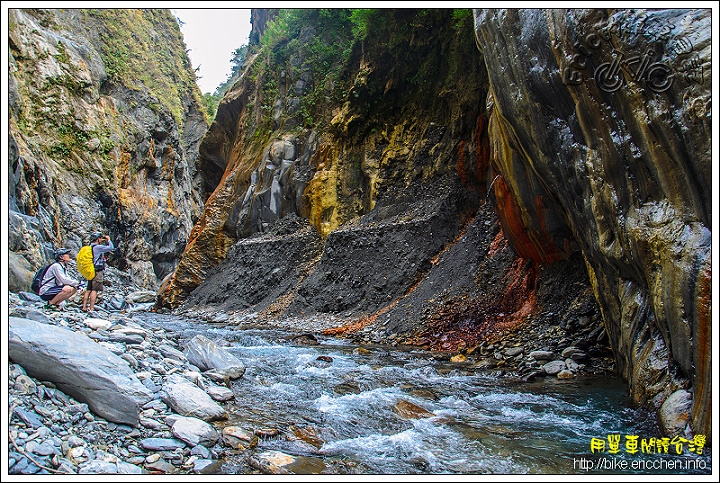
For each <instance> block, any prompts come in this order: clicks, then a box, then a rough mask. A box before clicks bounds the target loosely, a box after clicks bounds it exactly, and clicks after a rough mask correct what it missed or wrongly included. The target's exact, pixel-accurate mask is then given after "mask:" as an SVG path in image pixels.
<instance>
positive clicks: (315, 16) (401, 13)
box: [247, 8, 477, 135]
mask: <svg viewBox="0 0 720 483" xmlns="http://www.w3.org/2000/svg"><path fill="white" fill-rule="evenodd" d="M470 49H475V44H474V40H473V23H472V10H470V9H340V8H338V9H329V8H320V9H281V10H279V12H278V14H277V16H276V17H275V18H274V19H272V20H271V21H269V22H268V25H267V29H266V30H265V32H263V34H262V36H261V37H260V45H259V47H258V48H257V55H258V58H259V59H260V61H258V62H255V63H253V64H252V65H251V66H250V68H249V70H250V72H249V73H248V74H247V75H249V76H250V78H251V80H252V81H253V82H254V83H255V85H256V87H257V88H258V89H259V92H258V95H257V97H256V99H255V100H256V102H259V105H258V106H255V107H256V108H259V109H260V111H259V112H260V115H258V116H256V117H255V118H254V119H251V118H249V121H260V124H261V125H255V126H254V129H253V132H254V133H255V135H260V134H261V133H267V132H269V131H272V129H271V127H270V126H271V125H272V122H271V121H272V115H273V105H274V103H275V102H276V101H277V99H278V96H279V94H280V92H281V91H282V90H283V88H284V89H285V91H286V92H287V94H286V96H288V97H290V96H293V95H296V96H300V97H301V103H300V111H301V114H302V116H301V119H300V122H299V123H298V124H297V125H298V127H300V128H312V129H319V130H321V131H322V130H326V129H328V128H329V127H330V124H331V123H330V121H331V120H332V119H333V117H335V115H336V114H337V109H338V107H340V106H342V105H343V104H344V103H346V102H347V103H349V104H348V107H350V108H352V110H353V111H354V112H355V113H356V114H357V115H358V117H357V118H358V119H360V117H361V118H362V119H363V120H364V122H362V123H360V124H362V125H363V132H364V133H365V134H367V133H368V132H371V131H372V130H373V129H378V128H379V124H378V123H380V119H382V120H383V121H382V122H387V120H388V119H389V118H393V117H395V116H396V115H397V114H398V113H399V111H398V110H397V106H398V105H401V104H402V102H403V101H404V102H405V103H406V104H407V105H413V106H420V107H422V108H423V109H433V108H434V107H435V108H437V107H439V104H438V103H440V104H442V102H443V101H442V100H441V99H439V98H441V97H443V96H447V95H448V94H452V95H455V96H458V95H460V96H462V92H460V91H456V92H453V93H449V92H448V91H447V90H448V86H450V85H452V84H453V83H454V82H455V81H456V80H457V79H458V78H459V77H462V72H461V71H462V69H466V70H475V69H476V68H477V66H473V65H467V63H468V62H469V61H470V59H475V58H476V57H477V55H476V54H475V53H473V52H470ZM368 59H372V61H371V63H370V64H366V62H367V60H368ZM283 72H284V73H286V74H283ZM289 78H292V79H293V81H294V82H296V80H297V79H298V78H299V79H302V80H303V81H304V84H305V85H304V91H302V90H301V89H297V88H296V86H297V84H295V85H285V86H284V85H282V83H283V82H284V80H285V79H289ZM408 83H409V84H411V86H412V88H411V89H404V88H403V85H405V84H408ZM293 89H295V92H293ZM298 90H301V91H302V93H299V92H298ZM395 95H400V96H403V97H402V99H399V98H395ZM393 112H394V113H395V116H394V115H393Z"/></svg>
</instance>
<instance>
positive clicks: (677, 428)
mask: <svg viewBox="0 0 720 483" xmlns="http://www.w3.org/2000/svg"><path fill="white" fill-rule="evenodd" d="M691 409H692V395H691V394H690V393H689V392H688V391H686V390H685V389H678V390H677V391H675V392H673V393H672V394H670V395H669V396H668V397H667V399H665V401H664V402H663V403H662V405H661V406H660V411H659V412H658V419H659V422H660V425H661V426H662V428H663V431H664V432H665V434H667V435H669V436H670V437H675V436H682V437H684V438H687V439H691V438H692V436H691V431H690V411H691Z"/></svg>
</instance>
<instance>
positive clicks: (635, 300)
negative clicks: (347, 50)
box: [475, 10, 712, 434]
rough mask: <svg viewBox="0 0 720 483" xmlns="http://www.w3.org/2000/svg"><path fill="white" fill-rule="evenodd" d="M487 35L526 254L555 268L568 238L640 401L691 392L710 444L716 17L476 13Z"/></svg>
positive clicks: (496, 132) (496, 123) (695, 418)
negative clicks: (559, 231)
mask: <svg viewBox="0 0 720 483" xmlns="http://www.w3.org/2000/svg"><path fill="white" fill-rule="evenodd" d="M475 26H476V31H477V38H478V46H479V47H480V49H481V50H482V52H483V55H484V58H485V64H486V65H487V68H488V75H489V78H490V92H489V95H488V104H489V105H490V106H491V108H490V116H489V117H490V128H489V131H490V133H489V137H490V139H491V143H492V145H493V159H494V162H495V163H496V165H497V166H498V171H499V172H500V178H499V179H498V182H496V184H495V192H496V195H497V196H498V197H499V198H502V199H503V200H507V203H502V205H503V206H507V207H505V208H503V209H502V213H501V216H502V217H503V220H504V226H505V225H508V226H512V227H513V228H512V229H508V230H507V231H508V232H512V233H515V232H517V233H520V234H522V236H521V237H520V240H519V241H520V243H517V241H516V242H515V244H514V246H515V247H516V248H517V250H518V253H520V254H521V255H525V256H530V257H532V258H535V259H539V261H551V260H552V258H553V251H552V250H549V249H548V248H547V246H548V244H547V241H549V240H553V241H555V242H556V243H554V246H555V247H558V248H561V247H562V245H558V243H557V241H558V237H557V236H556V234H555V229H556V227H560V228H564V229H565V230H564V233H566V232H567V231H568V230H569V231H570V232H571V233H572V234H573V236H572V239H573V240H574V241H575V242H577V244H578V245H579V246H580V249H581V251H582V254H583V257H584V259H585V263H586V265H587V269H588V273H589V275H590V280H591V282H592V286H593V291H594V293H595V296H596V299H597V300H598V303H599V305H600V308H601V310H602V312H603V319H604V321H605V325H606V327H607V330H608V334H609V336H610V339H611V343H612V346H613V347H614V348H615V353H616V360H617V364H618V370H619V371H620V373H621V374H622V375H623V377H625V378H626V379H627V380H628V382H629V385H630V390H631V394H632V396H633V398H634V399H635V400H637V401H651V402H652V404H653V405H656V406H660V404H661V403H662V402H663V401H664V400H665V399H666V398H667V397H668V396H669V395H670V394H671V393H672V392H674V391H676V390H678V389H684V390H688V391H690V392H691V393H692V394H693V408H692V422H693V428H694V429H695V431H696V432H698V433H700V434H708V433H709V431H710V412H709V409H710V407H711V406H710V401H711V395H710V394H711V388H712V383H711V375H712V370H711V340H710V337H711V333H710V323H711V320H710V306H711V298H710V297H711V294H710V286H711V264H710V262H711V259H710V247H711V231H710V230H711V212H710V207H711V202H712V187H711V175H712V168H711V162H710V160H711V136H710V132H711V125H712V122H711V121H712V119H711V114H710V97H711V90H710V89H711V85H710V84H711V82H710V71H711V62H710V60H711V56H710V46H711V31H710V12H709V10H653V11H643V10H637V11H636V10H634V11H625V10H623V11H605V10H571V11H566V10H548V11H545V10H503V11H486V10H476V11H475ZM548 220H553V223H552V224H548V223H547V221H548ZM528 242H529V243H528ZM551 246H552V245H551Z"/></svg>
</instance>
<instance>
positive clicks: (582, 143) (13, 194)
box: [8, 9, 713, 446]
mask: <svg viewBox="0 0 720 483" xmlns="http://www.w3.org/2000/svg"><path fill="white" fill-rule="evenodd" d="M711 13H712V12H711V10H710V9H657V10H654V9H653V10H643V9H633V10H629V9H627V10H626V9H507V10H506V9H474V10H469V9H388V10H383V12H382V13H379V12H378V11H375V10H372V9H362V10H356V11H350V10H348V9H308V10H299V11H286V10H277V9H254V10H253V11H252V22H253V32H252V34H251V36H250V45H249V50H248V56H247V59H246V60H245V64H244V65H243V69H242V73H241V75H240V77H239V79H238V80H237V81H236V82H235V83H234V84H233V85H232V86H230V88H229V90H228V91H227V92H226V93H225V94H224V96H223V97H222V99H221V101H220V104H219V106H218V108H217V112H216V113H215V114H214V117H213V115H212V114H210V113H208V112H206V111H205V109H204V107H203V101H202V93H200V91H199V88H198V87H197V85H196V84H195V73H194V72H193V69H192V67H191V65H190V61H189V60H188V57H187V54H186V46H185V45H184V43H183V40H182V35H181V32H180V29H179V26H178V24H177V22H176V20H175V19H174V18H173V16H172V14H171V13H170V12H169V11H167V10H159V9H158V10H155V9H147V10H139V9H109V10H95V9H82V10H81V9H11V10H9V13H8V17H9V18H8V24H9V29H8V30H9V58H10V61H9V66H10V67H9V89H8V94H9V95H8V102H9V130H8V131H9V134H8V136H9V139H8V146H9V151H8V156H9V159H8V175H9V184H10V186H9V189H10V191H9V222H8V223H9V227H8V228H9V229H8V248H9V250H8V265H9V271H8V280H9V290H10V291H11V292H15V293H17V292H21V291H28V290H29V285H30V280H31V278H32V274H33V273H34V271H35V270H36V269H37V268H38V267H39V266H40V265H42V264H43V263H46V262H47V261H48V260H49V257H50V256H51V254H52V249H53V248H55V247H58V246H66V247H69V248H72V249H73V250H75V252H77V250H78V249H79V248H80V247H81V246H82V245H83V244H85V243H86V242H87V238H88V236H89V234H90V233H91V232H93V231H95V230H101V231H102V232H108V233H109V234H110V235H111V237H112V238H113V239H114V240H117V241H118V243H119V249H118V250H117V251H116V253H115V254H114V255H113V256H112V257H111V258H110V259H109V263H110V264H111V265H112V266H113V267H114V268H117V269H118V270H121V271H123V272H126V273H127V274H128V280H130V281H131V282H132V283H133V284H135V285H137V286H138V287H141V288H143V289H146V290H150V291H154V292H156V293H157V298H156V302H155V305H154V310H155V311H156V312H158V313H161V314H168V313H176V314H184V315H188V316H191V317H196V318H203V317H205V318H207V319H208V320H218V319H222V320H223V321H231V322H232V321H233V320H240V319H244V318H247V317H252V318H253V320H254V321H255V323H256V324H257V325H258V326H262V324H263V323H264V321H272V320H279V319H283V320H295V319H297V320H310V319H323V320H326V321H329V323H326V327H325V328H324V329H323V331H322V332H323V333H324V334H327V335H334V336H339V337H346V338H349V339H352V340H364V341H370V342H376V343H394V344H400V345H406V346H414V347H418V348H422V349H427V350H429V351H437V352H443V353H453V354H465V355H470V354H472V353H473V352H475V351H476V350H478V348H479V347H486V346H487V345H488V344H492V343H493V342H494V341H497V340H500V339H502V338H503V337H506V336H508V335H509V334H523V333H533V334H535V333H538V334H543V332H544V331H546V329H547V328H548V327H557V328H558V330H559V331H560V335H558V336H557V339H561V338H562V337H563V334H565V335H567V336H568V337H569V336H570V335H572V334H573V333H574V331H577V330H579V328H582V329H583V330H584V331H585V332H583V333H585V334H592V338H590V337H588V339H587V340H586V347H585V348H584V349H585V350H591V349H592V350H596V351H600V349H599V348H600V347H604V348H606V350H607V354H601V353H598V354H597V355H598V356H603V355H608V356H609V357H611V358H612V360H613V363H614V370H615V372H616V373H617V374H618V375H619V376H621V377H622V379H623V380H625V381H626V383H627V387H628V389H629V392H630V396H631V398H632V400H633V401H634V402H635V403H636V404H638V405H640V406H642V407H645V408H648V409H650V410H652V411H655V412H657V414H658V418H659V420H660V421H661V426H662V428H663V430H664V431H665V433H666V434H667V435H668V436H670V437H673V436H682V437H685V438H692V437H693V436H695V435H705V436H707V444H708V446H710V445H711V440H712V434H711V411H712V397H711V392H712V335H711V315H712V314H711V308H712V294H711V281H712V276H711V246H712V238H711V229H712V213H711V209H712V194H713V193H712V174H713V173H712V172H713V167H712V156H711V155H712V151H711V148H712V143H711V133H712V117H711V92H712V89H711V88H712V85H711V84H712V82H711V72H712V64H711V60H712V55H711V47H712V38H711V17H712V15H711ZM223 34H224V35H230V33H223ZM242 41H243V39H238V45H240V44H241V43H242ZM159 46H162V47H159ZM560 328H561V329H560ZM548 333H549V332H548ZM591 355H593V354H591ZM671 421H672V424H671Z"/></svg>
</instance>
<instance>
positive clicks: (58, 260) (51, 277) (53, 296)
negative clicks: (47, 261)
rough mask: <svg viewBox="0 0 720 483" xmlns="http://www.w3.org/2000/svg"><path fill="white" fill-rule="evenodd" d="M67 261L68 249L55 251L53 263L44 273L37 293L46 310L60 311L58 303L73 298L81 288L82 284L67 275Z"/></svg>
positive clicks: (68, 258) (68, 257)
mask: <svg viewBox="0 0 720 483" xmlns="http://www.w3.org/2000/svg"><path fill="white" fill-rule="evenodd" d="M69 261H70V249H69V248H58V249H57V250H55V261H54V262H53V263H52V265H50V267H49V268H48V269H47V271H46V272H45V276H44V277H43V279H42V283H41V285H40V291H39V295H40V298H41V299H43V300H45V301H46V302H47V305H46V306H45V308H46V309H51V310H62V307H61V305H60V303H61V302H63V301H65V300H67V299H69V298H71V297H73V296H75V294H76V293H77V291H78V289H79V288H81V287H82V286H83V283H82V282H80V281H79V280H75V279H74V278H72V277H70V276H69V275H68V274H67V263H68V262H69Z"/></svg>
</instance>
